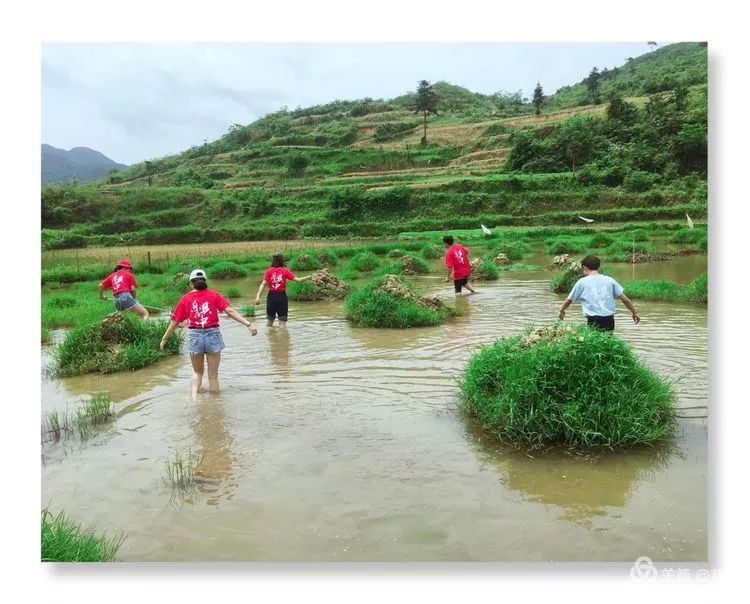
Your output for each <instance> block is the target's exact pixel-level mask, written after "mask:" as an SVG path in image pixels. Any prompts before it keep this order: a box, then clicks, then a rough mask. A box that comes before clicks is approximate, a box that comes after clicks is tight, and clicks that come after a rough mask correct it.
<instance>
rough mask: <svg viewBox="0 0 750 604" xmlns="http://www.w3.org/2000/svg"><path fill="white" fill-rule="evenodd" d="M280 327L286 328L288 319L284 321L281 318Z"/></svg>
mask: <svg viewBox="0 0 750 604" xmlns="http://www.w3.org/2000/svg"><path fill="white" fill-rule="evenodd" d="M279 327H281V328H282V329H286V321H282V320H281V319H279Z"/></svg>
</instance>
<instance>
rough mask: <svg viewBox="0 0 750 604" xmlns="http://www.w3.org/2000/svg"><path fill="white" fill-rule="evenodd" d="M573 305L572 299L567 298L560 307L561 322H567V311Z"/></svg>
mask: <svg viewBox="0 0 750 604" xmlns="http://www.w3.org/2000/svg"><path fill="white" fill-rule="evenodd" d="M571 304H573V301H572V300H571V299H570V298H566V299H565V302H563V305H562V306H561V307H560V314H559V315H558V316H559V317H560V320H561V321H564V320H565V311H566V310H567V308H568V306H570V305H571Z"/></svg>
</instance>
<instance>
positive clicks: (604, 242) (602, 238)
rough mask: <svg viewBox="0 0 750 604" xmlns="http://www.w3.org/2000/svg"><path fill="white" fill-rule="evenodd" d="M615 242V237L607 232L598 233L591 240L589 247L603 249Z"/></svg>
mask: <svg viewBox="0 0 750 604" xmlns="http://www.w3.org/2000/svg"><path fill="white" fill-rule="evenodd" d="M614 242H615V240H614V238H613V237H612V236H610V235H607V234H606V233H597V234H596V235H594V236H593V237H592V238H591V239H590V240H589V247H590V248H593V249H601V248H604V247H608V246H610V245H612V244H613V243H614Z"/></svg>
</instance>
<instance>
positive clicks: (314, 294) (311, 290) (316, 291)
mask: <svg viewBox="0 0 750 604" xmlns="http://www.w3.org/2000/svg"><path fill="white" fill-rule="evenodd" d="M347 293H349V286H348V285H347V284H346V283H344V282H343V281H342V280H341V279H338V278H337V277H336V276H335V275H334V274H333V273H332V272H331V271H329V270H328V269H327V268H322V269H320V270H319V271H315V272H314V273H313V274H312V277H311V278H310V280H309V281H303V282H302V283H296V282H295V281H290V282H289V283H288V284H287V295H288V296H289V299H290V300H304V301H312V300H342V299H344V298H345V297H346V294H347Z"/></svg>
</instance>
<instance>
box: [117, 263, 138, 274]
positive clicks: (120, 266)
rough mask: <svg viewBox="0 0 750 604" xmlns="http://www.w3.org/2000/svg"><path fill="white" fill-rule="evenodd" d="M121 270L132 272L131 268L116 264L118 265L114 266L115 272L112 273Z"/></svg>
mask: <svg viewBox="0 0 750 604" xmlns="http://www.w3.org/2000/svg"><path fill="white" fill-rule="evenodd" d="M122 269H125V270H128V269H130V272H131V273H132V272H133V269H132V268H130V267H129V266H122V265H121V264H118V265H116V266H115V270H114V271H113V272H115V273H116V272H117V271H119V270H122Z"/></svg>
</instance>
